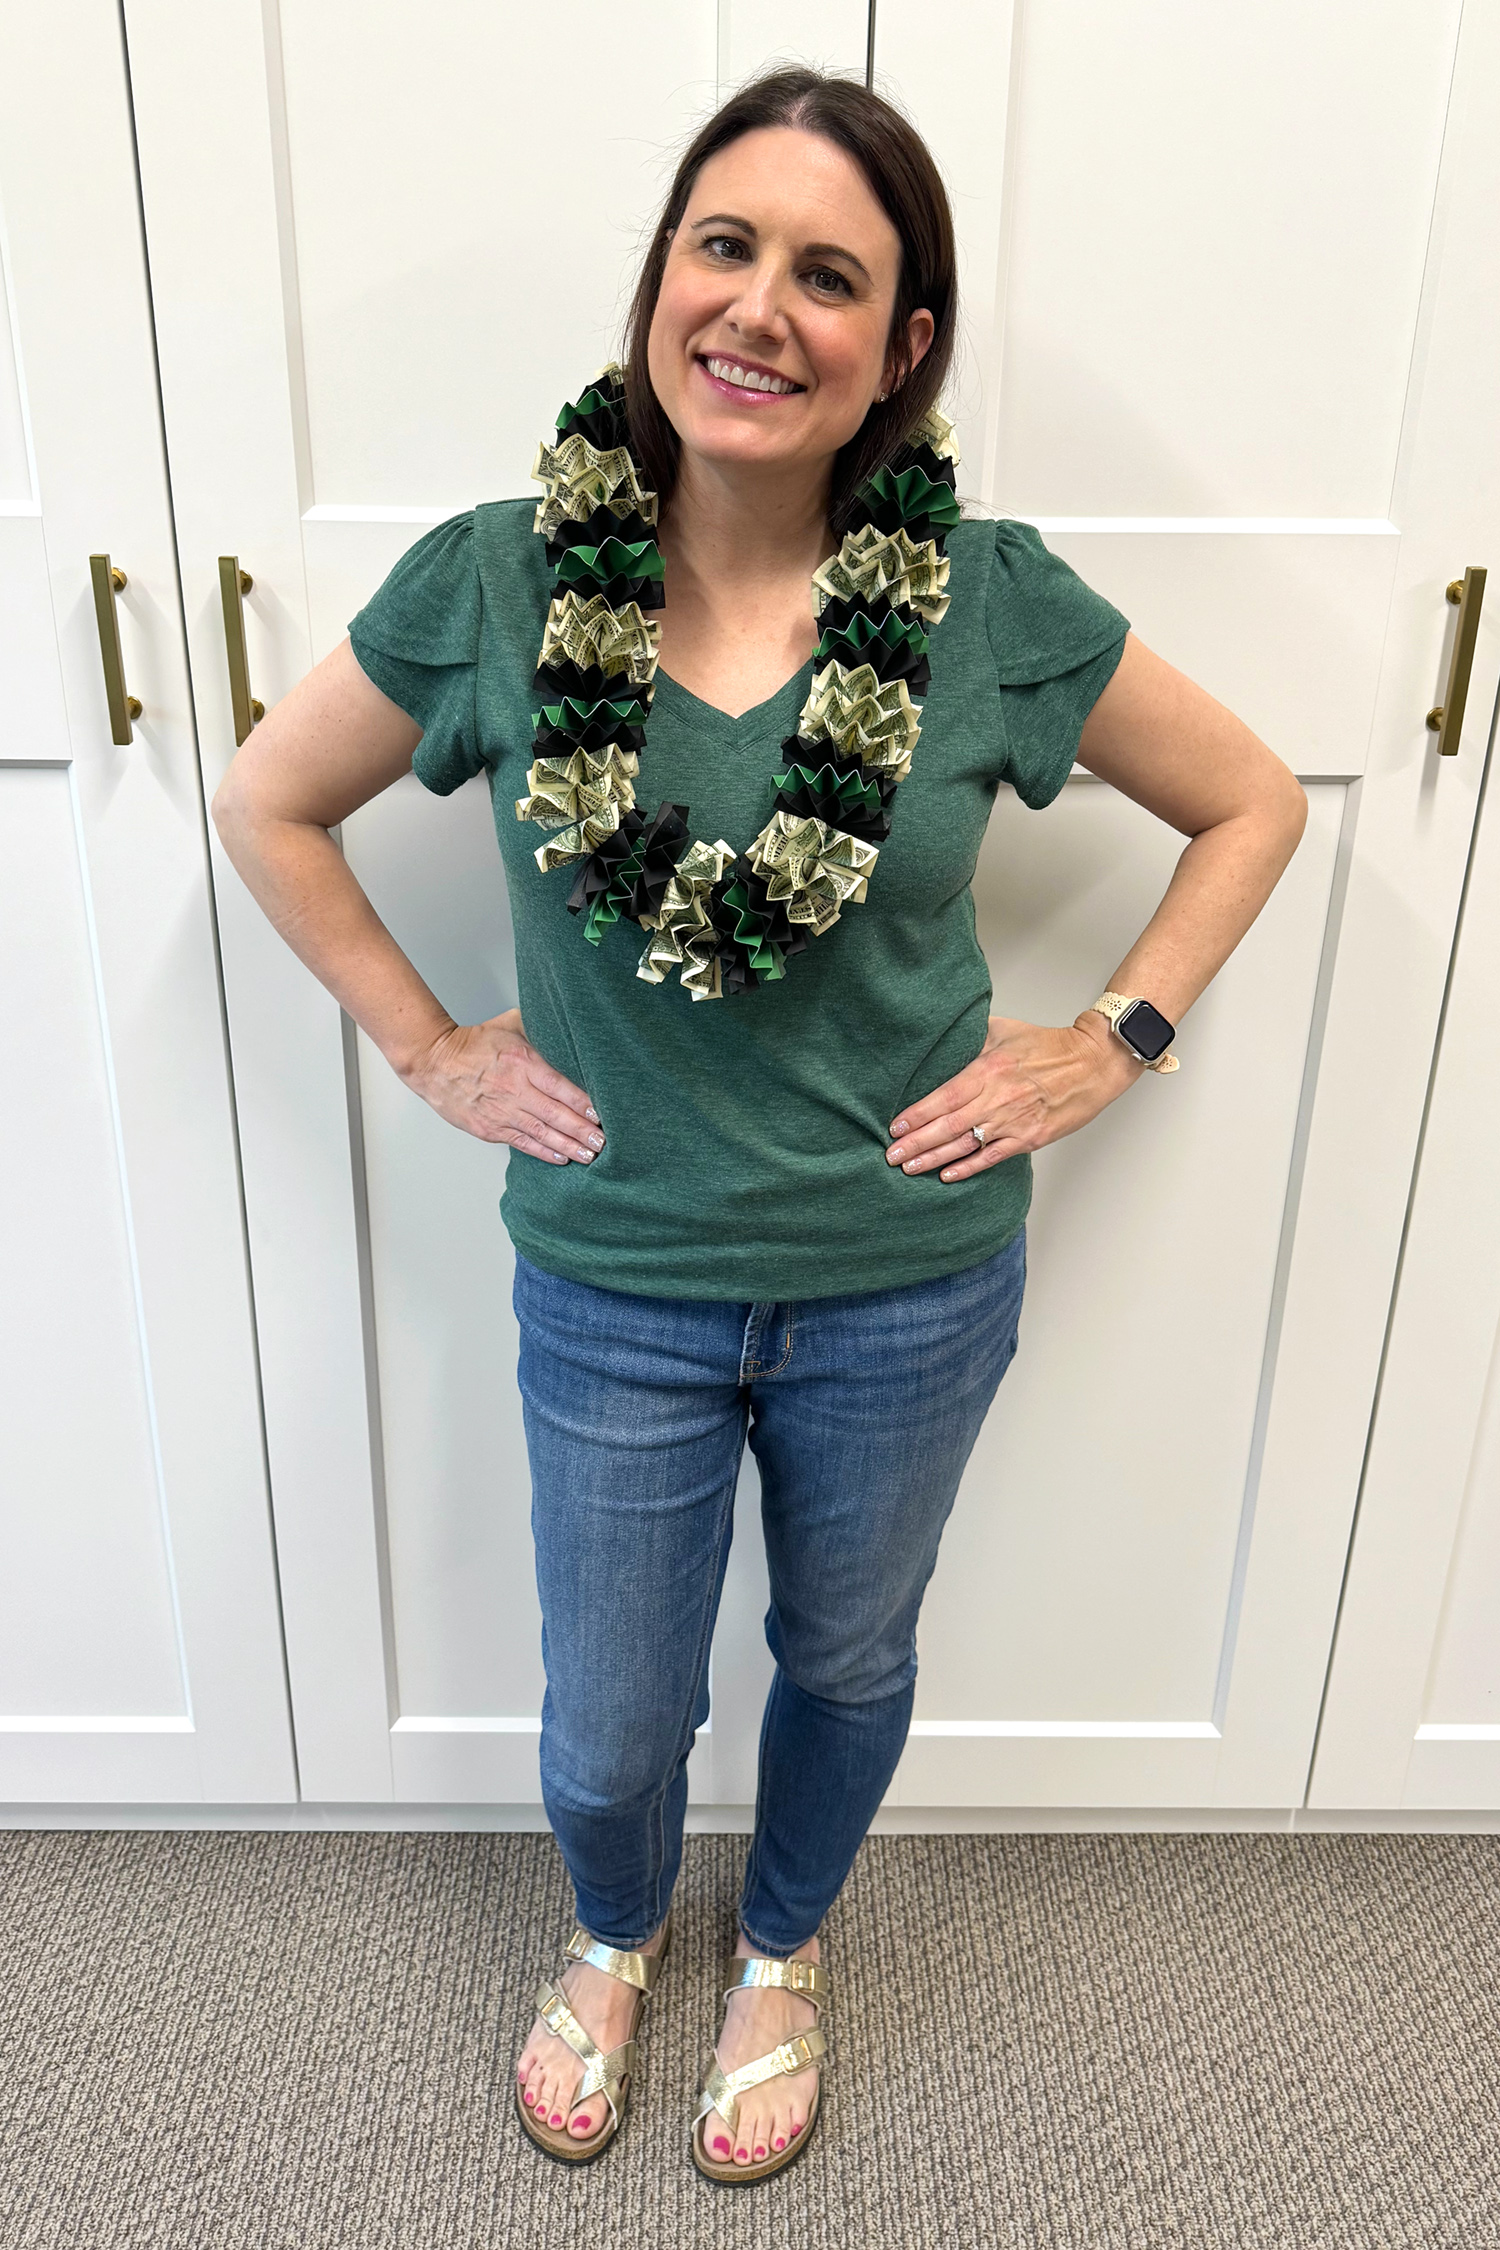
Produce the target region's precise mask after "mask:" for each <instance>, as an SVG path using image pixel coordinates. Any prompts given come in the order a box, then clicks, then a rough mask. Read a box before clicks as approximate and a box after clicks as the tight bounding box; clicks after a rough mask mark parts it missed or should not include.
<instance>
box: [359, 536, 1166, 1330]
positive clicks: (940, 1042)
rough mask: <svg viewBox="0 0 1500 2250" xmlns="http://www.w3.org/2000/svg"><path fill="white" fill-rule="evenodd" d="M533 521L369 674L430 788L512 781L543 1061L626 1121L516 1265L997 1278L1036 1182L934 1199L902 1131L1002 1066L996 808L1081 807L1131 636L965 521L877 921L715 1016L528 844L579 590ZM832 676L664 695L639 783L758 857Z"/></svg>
mask: <svg viewBox="0 0 1500 2250" xmlns="http://www.w3.org/2000/svg"><path fill="white" fill-rule="evenodd" d="M533 514H534V503H533V502H532V501H529V500H503V501H498V502H495V503H493V504H491V505H488V506H485V507H479V508H476V509H474V510H473V511H472V512H471V513H470V514H467V515H462V516H455V517H453V518H452V520H451V521H450V522H448V523H445V524H440V525H439V526H438V527H437V529H436V530H435V531H431V532H428V533H427V534H426V536H425V537H424V538H422V539H420V540H418V542H417V543H416V545H415V546H414V547H412V548H411V549H410V551H409V552H408V553H407V554H406V555H404V556H403V557H402V559H401V560H400V562H398V563H397V565H396V567H395V569H394V570H393V571H392V572H391V574H390V576H389V577H388V578H387V579H386V581H385V583H384V585H383V586H381V588H380V589H379V591H378V592H377V593H376V595H375V597H374V599H373V600H372V601H370V602H369V603H368V604H367V605H366V607H365V608H364V609H362V610H361V611H360V613H359V615H358V616H357V617H356V618H355V619H354V620H353V622H352V624H351V625H350V628H349V632H350V638H351V641H352V643H353V647H354V653H355V655H356V657H357V658H358V660H359V663H360V665H361V667H362V668H363V670H364V671H365V672H366V674H367V675H368V676H369V678H370V679H371V680H373V681H374V683H375V685H376V686H377V687H379V688H380V689H382V690H383V692H384V693H385V694H386V695H388V696H389V697H390V698H391V699H392V701H393V702H395V703H398V704H400V706H401V708H402V709H403V710H404V711H407V712H409V713H410V715H411V716H412V718H414V719H415V720H416V722H417V724H418V725H419V726H420V727H421V728H422V730H423V732H422V740H421V742H420V743H419V745H418V747H417V751H416V755H415V757H414V758H413V760H412V767H413V770H414V772H415V773H416V774H417V775H418V776H419V777H420V779H421V780H422V781H423V782H425V783H426V785H427V787H428V788H429V789H433V790H435V791H437V792H438V793H439V794H440V795H447V794H448V793H449V792H451V791H452V790H454V789H457V788H459V787H460V786H461V785H462V784H463V783H464V782H466V781H469V780H471V779H473V778H475V777H477V776H478V775H480V774H484V775H485V776H486V778H487V780H488V783H489V786H490V791H491V795H492V798H493V802H494V813H495V827H496V832H497V835H498V837H499V841H500V853H501V858H502V860H503V862H504V870H505V878H506V884H507V887H508V890H509V897H510V907H511V914H512V918H513V923H514V930H515V953H516V979H517V1000H518V1003H519V1006H520V1009H521V1016H522V1021H523V1022H524V1024H525V1027H526V1032H527V1036H528V1038H529V1039H530V1040H531V1042H532V1044H533V1045H534V1046H535V1047H537V1048H538V1049H539V1050H540V1052H541V1053H542V1054H543V1055H545V1056H546V1058H547V1060H548V1061H549V1062H550V1063H552V1064H553V1065H554V1067H555V1068H556V1069H558V1070H560V1071H562V1072H563V1074H564V1075H565V1076H566V1077H568V1078H570V1079H571V1080H572V1081H573V1082H574V1084H575V1085H578V1086H581V1087H583V1088H584V1090H585V1091H586V1092H587V1094H588V1096H589V1099H590V1100H591V1101H592V1103H593V1105H594V1107H595V1108H596V1109H597V1110H598V1112H599V1115H600V1117H601V1119H602V1120H603V1128H604V1132H605V1136H606V1145H605V1148H604V1151H603V1153H602V1154H601V1155H599V1156H597V1157H596V1158H595V1159H594V1162H593V1163H592V1164H568V1165H550V1164H544V1163H542V1162H541V1161H540V1160H539V1159H537V1158H534V1157H529V1156H523V1155H518V1154H514V1153H513V1154H512V1155H511V1156H510V1158H509V1160H508V1167H507V1173H506V1185H505V1193H504V1196H503V1198H502V1201H501V1207H500V1208H501V1214H502V1216H503V1218H504V1220H505V1224H506V1226H507V1227H508V1229H509V1231H510V1235H511V1238H512V1240H513V1241H514V1243H515V1245H516V1247H517V1249H518V1250H520V1251H521V1252H522V1253H523V1255H524V1256H526V1257H527V1258H529V1259H530V1260H531V1261H532V1263H533V1264H534V1265H538V1266H541V1267H542V1268H543V1269H544V1270H545V1271H547V1272H550V1273H557V1274H562V1275H564V1276H565V1277H566V1278H568V1279H569V1280H573V1281H582V1282H589V1283H592V1284H594V1285H595V1286H596V1287H598V1288H603V1289H618V1290H624V1291H626V1292H627V1293H630V1294H633V1295H644V1296H659V1297H698V1298H715V1299H721V1300H722V1299H730V1300H741V1301H754V1300H762V1301H767V1300H775V1301H780V1300H785V1299H798V1298H808V1297H829V1296H843V1295H846V1294H850V1293H853V1292H857V1291H864V1290H875V1289H890V1288H897V1287H900V1286H901V1285H903V1284H904V1283H907V1282H916V1281H926V1280H930V1279H933V1278H934V1277H936V1276H937V1275H940V1274H947V1273H957V1272H961V1271H962V1269H963V1268H964V1267H965V1266H970V1265H976V1264H978V1263H979V1261H980V1260H981V1259H984V1258H988V1257H991V1256H992V1255H993V1254H994V1252H996V1251H997V1250H999V1249H1002V1248H1003V1247H1004V1245H1005V1244H1006V1242H1008V1241H1009V1240H1010V1238H1011V1236H1012V1235H1013V1234H1014V1233H1015V1232H1016V1230H1017V1229H1018V1228H1019V1227H1020V1226H1021V1224H1022V1222H1023V1221H1024V1219H1025V1216H1026V1211H1027V1207H1028V1205H1029V1203H1030V1200H1031V1165H1030V1160H1029V1158H1027V1157H1024V1156H1022V1157H1013V1158H1011V1159H1010V1160H1009V1161H1008V1162H1006V1163H1003V1164H997V1165H993V1166H991V1167H990V1168H989V1169H988V1170H987V1171H984V1172H981V1173H979V1174H977V1175H976V1176H975V1177H974V1178H972V1179H969V1180H965V1181H957V1182H947V1183H945V1182H943V1181H942V1180H940V1179H939V1178H938V1177H937V1176H936V1175H935V1174H928V1175H926V1176H922V1175H918V1176H917V1177H915V1178H908V1177H907V1175H906V1174H905V1173H903V1172H901V1171H900V1170H899V1169H898V1168H897V1167H895V1166H892V1165H889V1164H887V1163H886V1161H885V1149H886V1147H887V1146H888V1141H889V1128H890V1125H891V1123H892V1121H893V1120H894V1119H895V1118H896V1117H897V1116H898V1115H899V1114H900V1111H901V1107H902V1105H903V1103H906V1102H911V1101H917V1100H920V1099H921V1097H922V1096H923V1095H924V1094H926V1093H929V1092H930V1091H931V1090H932V1089H933V1088H934V1087H935V1086H938V1085H940V1084H942V1082H943V1081H944V1080H945V1079H948V1078H951V1077H952V1076H953V1075H954V1074H955V1073H956V1072H957V1071H959V1070H961V1069H963V1067H964V1066H965V1064H967V1063H969V1062H971V1061H972V1060H973V1059H974V1057H975V1056H976V1055H977V1054H978V1053H979V1051H980V1048H981V1047H982V1046H983V1044H984V1038H985V1029H986V1019H987V1017H988V1015H989V1012H990V1002H991V991H990V978H989V973H988V970H987V968H986V966H985V961H984V956H983V954H982V953H981V952H980V949H979V945H978V942H977V940H976V937H975V933H974V907H973V900H972V897H971V894H970V889H969V884H970V878H971V877H972V875H973V872H974V865H975V861H976V858H977V856H978V853H979V848H980V845H981V843H982V841H983V837H984V831H985V825H986V823H987V821H988V819H989V816H990V811H991V808H992V806H993V803H994V798H995V792H996V789H997V788H998V787H999V786H1000V785H1001V784H1002V783H1006V784H1008V785H1009V786H1010V787H1012V788H1013V789H1015V790H1016V791H1017V793H1018V794H1019V795H1020V797H1021V798H1022V799H1023V801H1024V802H1025V803H1026V804H1028V805H1030V806H1033V807H1035V808H1037V809H1040V808H1042V807H1043V806H1045V805H1047V804H1049V803H1050V802H1051V801H1052V799H1053V798H1054V797H1055V796H1056V795H1057V792H1058V791H1059V790H1060V789H1061V787H1062V785H1063V783H1064V781H1065V780H1066V779H1067V776H1068V771H1069V768H1070V766H1071V765H1072V762H1073V755H1074V752H1075V750H1076V748H1077V744H1078V736H1079V732H1080V730H1081V728H1082V726H1083V722H1084V720H1085V719H1086V718H1087V716H1088V714H1089V712H1090V710H1091V709H1092V708H1093V705H1094V703H1095V701H1096V700H1097V698H1098V696H1099V694H1100V692H1101V691H1102V689H1103V688H1104V687H1105V685H1106V684H1107V683H1108V681H1109V679H1110V677H1111V675H1112V673H1113V672H1114V669H1115V667H1116V665H1117V664H1118V662H1119V659H1120V654H1121V651H1122V649H1123V648H1124V645H1125V634H1126V631H1127V625H1126V620H1125V619H1124V618H1123V617H1122V616H1121V615H1120V613H1119V611H1118V610H1116V609H1114V608H1112V607H1111V605H1110V604H1109V603H1108V602H1107V601H1105V600H1104V599H1103V598H1102V597H1101V596H1100V595H1098V594H1095V593H1094V592H1092V591H1091V589H1090V588H1089V587H1087V586H1086V585H1085V584H1084V583H1083V581H1082V580H1081V579H1080V578H1078V577H1077V576H1076V575H1075V573H1074V572H1073V571H1072V570H1070V569H1069V568H1068V566H1067V564H1066V563H1064V562H1063V561H1062V560H1061V559H1060V558H1059V557H1057V556H1055V555H1052V554H1049V552H1048V551H1047V549H1046V547H1045V546H1044V545H1043V543H1042V541H1041V539H1040V537H1039V536H1038V534H1037V533H1036V532H1035V531H1033V530H1031V529H1030V528H1029V526H1027V525H1025V524H1019V523H1009V522H1001V523H995V522H986V521H972V520H971V521H966V522H963V523H960V524H959V525H957V526H956V528H955V529H954V530H953V531H952V532H951V533H950V534H949V539H948V552H949V555H950V556H951V558H952V569H951V576H950V580H949V592H950V594H951V596H952V603H951V607H950V608H949V611H948V615H947V617H946V618H945V619H944V621H943V623H942V624H941V625H939V626H937V627H935V628H934V629H933V631H932V634H931V644H932V659H931V661H932V684H931V687H930V688H929V690H928V692H927V694H926V696H925V697H924V698H923V699H922V700H923V708H922V738H921V740H920V742H919V743H918V744H917V747H916V751H915V753H914V756H913V761H912V769H911V774H910V777H909V778H908V779H907V780H906V781H904V782H903V783H902V785H901V787H900V789H899V790H898V791H897V792H896V796H895V800H894V804H893V808H892V828H891V834H890V837H889V839H888V840H887V842H886V843H885V844H884V845H882V847H881V851H880V857H879V860H878V861H877V862H876V865H875V867H874V868H873V869H872V871H871V879H870V888H869V895H868V898H867V899H866V901H865V903H864V904H863V905H858V906H848V907H846V908H845V909H844V912H843V916H842V918H841V920H840V921H839V922H838V923H837V924H836V925H835V927H834V928H833V929H832V930H830V931H829V932H828V933H827V934H826V935H825V936H823V937H821V938H814V939H813V940H812V941H811V943H810V944H809V946H808V948H807V950H806V951H805V952H803V953H800V954H798V955H797V956H796V957H795V958H793V959H791V960H789V961H788V962H787V963H786V966H785V975H784V976H782V977H780V978H779V979H776V980H775V981H768V982H766V983H765V984H762V985H761V986H759V987H758V988H757V989H756V990H754V991H752V992H747V993H743V994H740V995H737V996H736V997H734V998H732V999H724V1000H704V1001H696V1002H695V1001H694V1000H693V999H692V997H691V995H690V994H689V993H687V992H685V991H684V990H683V989H682V987H681V985H680V984H679V983H678V982H677V981H676V979H675V978H672V979H669V980H668V981H667V982H666V983H665V984H661V985H653V984H649V983H647V982H646V981H645V980H644V979H643V978H640V977H637V975H636V964H637V962H638V960H639V958H640V955H641V953H642V950H643V949H644V947H645V945H646V942H647V933H646V932H645V931H644V930H642V929H641V928H640V927H639V926H638V925H637V924H636V923H634V922H631V921H629V920H625V919H623V918H622V919H618V920H616V921H614V922H610V921H609V920H608V919H607V917H606V916H605V915H603V914H601V915H599V916H597V917H596V918H595V920H596V927H595V929H594V930H593V931H592V932H589V933H586V932H585V928H584V918H583V917H582V916H578V915H571V914H569V913H568V911H567V907H566V904H565V901H566V899H567V895H568V892H569V890H570V889H571V887H572V875H573V873H574V870H573V869H571V868H558V869H554V870H553V872H552V873H550V874H547V875H544V874H543V873H542V872H541V870H540V869H539V868H538V867H537V865H536V862H535V860H534V858H533V856H532V854H533V852H534V851H535V849H536V846H537V844H538V843H539V842H540V841H541V840H542V836H543V831H541V830H539V829H538V828H537V827H536V826H535V825H533V824H531V823H522V822H520V821H518V820H517V819H516V812H515V801H516V799H517V798H518V797H521V796H524V795H525V794H526V772H527V768H528V766H529V764H530V762H531V754H532V753H531V740H532V732H533V717H532V714H533V713H534V712H535V710H536V705H537V700H538V699H537V698H536V697H535V694H534V691H533V688H532V677H533V674H534V672H535V670H536V663H537V653H538V650H539V649H540V647H541V639H542V623H543V619H544V617H545V615H546V610H547V603H548V599H549V596H550V593H551V572H550V571H549V569H548V567H547V558H546V552H545V548H544V544H543V542H542V541H541V540H540V539H538V538H537V537H536V536H535V534H534V533H533V531H532V528H531V526H532V517H533ZM812 669H813V667H812V664H811V663H808V664H806V665H804V666H803V668H802V669H801V671H800V672H798V673H797V674H796V675H795V677H794V678H792V679H790V680H788V681H787V682H786V684H785V685H784V686H783V687H782V688H781V689H780V690H779V691H778V692H777V693H776V694H775V695H773V696H771V697H770V698H769V699H768V700H767V701H766V702H764V703H761V704H759V705H757V706H756V708H755V709H754V710H752V711H747V712H745V713H743V714H742V715H741V716H740V717H739V718H736V719H731V718H729V717H727V716H726V715H725V714H724V713H723V712H722V711H718V710H716V709H714V708H713V707H712V706H711V705H709V704H707V703H703V702H700V700H699V699H698V698H697V697H696V696H694V695H690V694H689V693H688V691H687V690H686V689H685V688H682V687H679V686H678V685H677V683H676V682H675V681H674V680H672V679H670V678H669V677H667V676H666V675H665V674H664V673H661V672H659V673H658V675H657V690H656V698H655V701H654V703H653V704H652V707H651V713H650V719H649V722H648V730H647V739H646V747H645V750H644V751H643V752H642V755H641V772H640V777H639V780H638V781H637V783H636V798H637V802H638V803H639V804H640V805H641V807H642V808H643V810H644V811H645V812H646V813H647V815H648V816H649V815H651V814H653V813H654V812H655V810H656V808H657V806H658V804H660V803H661V802H662V800H663V799H670V800H672V801H673V802H675V803H677V804H685V805H687V806H688V807H689V821H688V825H689V830H690V832H691V834H692V835H694V836H696V837H700V838H701V839H702V840H703V841H704V842H705V843H714V842H716V841H717V840H718V839H719V838H720V837H722V838H723V839H724V840H725V841H726V842H727V843H730V844H732V845H733V846H734V847H735V848H736V849H737V850H738V851H742V852H743V851H745V850H746V849H747V848H748V846H749V845H750V844H751V842H752V841H753V840H754V838H755V837H756V836H757V835H758V834H759V832H760V830H761V829H762V828H763V827H764V826H765V824H766V821H767V820H768V819H769V818H770V815H771V811H772V807H773V801H774V782H773V775H775V774H776V773H778V772H785V771H786V769H787V766H788V764H789V762H790V761H789V760H788V759H787V758H786V757H785V756H784V755H783V753H782V749H781V745H782V742H783V741H784V739H785V738H786V737H787V736H789V735H791V734H792V733H794V732H795V730H796V725H797V717H798V713H799V712H800V711H801V708H802V705H803V703H804V701H805V700H806V696H807V692H808V687H809V685H810V682H811V678H812ZM495 911H496V912H497V913H500V912H502V911H503V907H502V903H501V896H500V887H499V885H498V883H497V885H496V899H495ZM601 925H602V926H601ZM588 935H593V936H595V937H597V938H598V940H599V942H598V943H596V944H589V943H588V942H587V936H588ZM769 966H770V964H769V963H768V967H769ZM439 997H440V998H441V997H442V995H441V994H440V995H439ZM1088 997H1089V996H1088V995H1086V994H1083V995H1080V998H1079V1005H1080V1006H1083V1005H1085V1004H1086V1001H1087V999H1088ZM504 1005H506V996H505V995H504V994H501V993H499V992H497V993H496V995H495V1008H496V1010H497V1011H498V1010H499V1009H500V1008H502V1007H503V1006H504ZM1001 1011H1002V1012H1009V1011H1007V1009H1006V1003H1005V995H1004V994H1002V995H1001Z"/></svg>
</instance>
